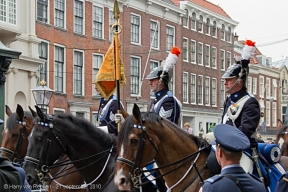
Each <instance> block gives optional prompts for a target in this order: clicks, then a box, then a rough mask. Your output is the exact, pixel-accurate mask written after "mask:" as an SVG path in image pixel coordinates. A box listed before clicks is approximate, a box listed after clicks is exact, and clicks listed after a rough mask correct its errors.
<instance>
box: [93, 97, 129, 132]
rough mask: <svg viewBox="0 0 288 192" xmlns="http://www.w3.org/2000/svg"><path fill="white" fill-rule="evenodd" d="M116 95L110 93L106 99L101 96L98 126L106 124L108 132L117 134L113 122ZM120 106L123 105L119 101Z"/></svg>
mask: <svg viewBox="0 0 288 192" xmlns="http://www.w3.org/2000/svg"><path fill="white" fill-rule="evenodd" d="M117 102H118V101H117V97H116V96H115V95H112V96H111V97H110V98H109V99H108V100H106V99H104V98H101V101H100V106H99V112H98V117H97V118H98V120H99V126H107V128H108V132H109V133H112V134H115V135H117V133H118V130H117V124H116V123H115V114H116V113H117V110H118V107H117ZM121 107H122V108H123V105H122V103H121Z"/></svg>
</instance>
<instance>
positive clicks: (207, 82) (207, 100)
mask: <svg viewBox="0 0 288 192" xmlns="http://www.w3.org/2000/svg"><path fill="white" fill-rule="evenodd" d="M205 105H210V77H206V78H205Z"/></svg>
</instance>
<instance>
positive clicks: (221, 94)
mask: <svg viewBox="0 0 288 192" xmlns="http://www.w3.org/2000/svg"><path fill="white" fill-rule="evenodd" d="M220 101H221V108H223V104H224V101H225V87H224V80H221V84H220Z"/></svg>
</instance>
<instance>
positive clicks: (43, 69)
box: [37, 41, 48, 86]
mask: <svg viewBox="0 0 288 192" xmlns="http://www.w3.org/2000/svg"><path fill="white" fill-rule="evenodd" d="M38 52H39V58H40V59H43V60H45V62H44V63H42V64H41V65H40V66H39V67H38V71H39V72H40V77H39V78H38V80H37V86H39V85H40V81H42V80H44V81H46V82H48V80H47V73H48V71H47V60H48V43H46V42H43V41H42V42H41V43H39V45H38Z"/></svg>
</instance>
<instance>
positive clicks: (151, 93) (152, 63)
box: [150, 61, 159, 97]
mask: <svg viewBox="0 0 288 192" xmlns="http://www.w3.org/2000/svg"><path fill="white" fill-rule="evenodd" d="M158 66H159V61H150V71H152V70H153V69H154V68H156V67H158ZM150 97H155V93H154V92H153V91H151V90H150Z"/></svg>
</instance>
